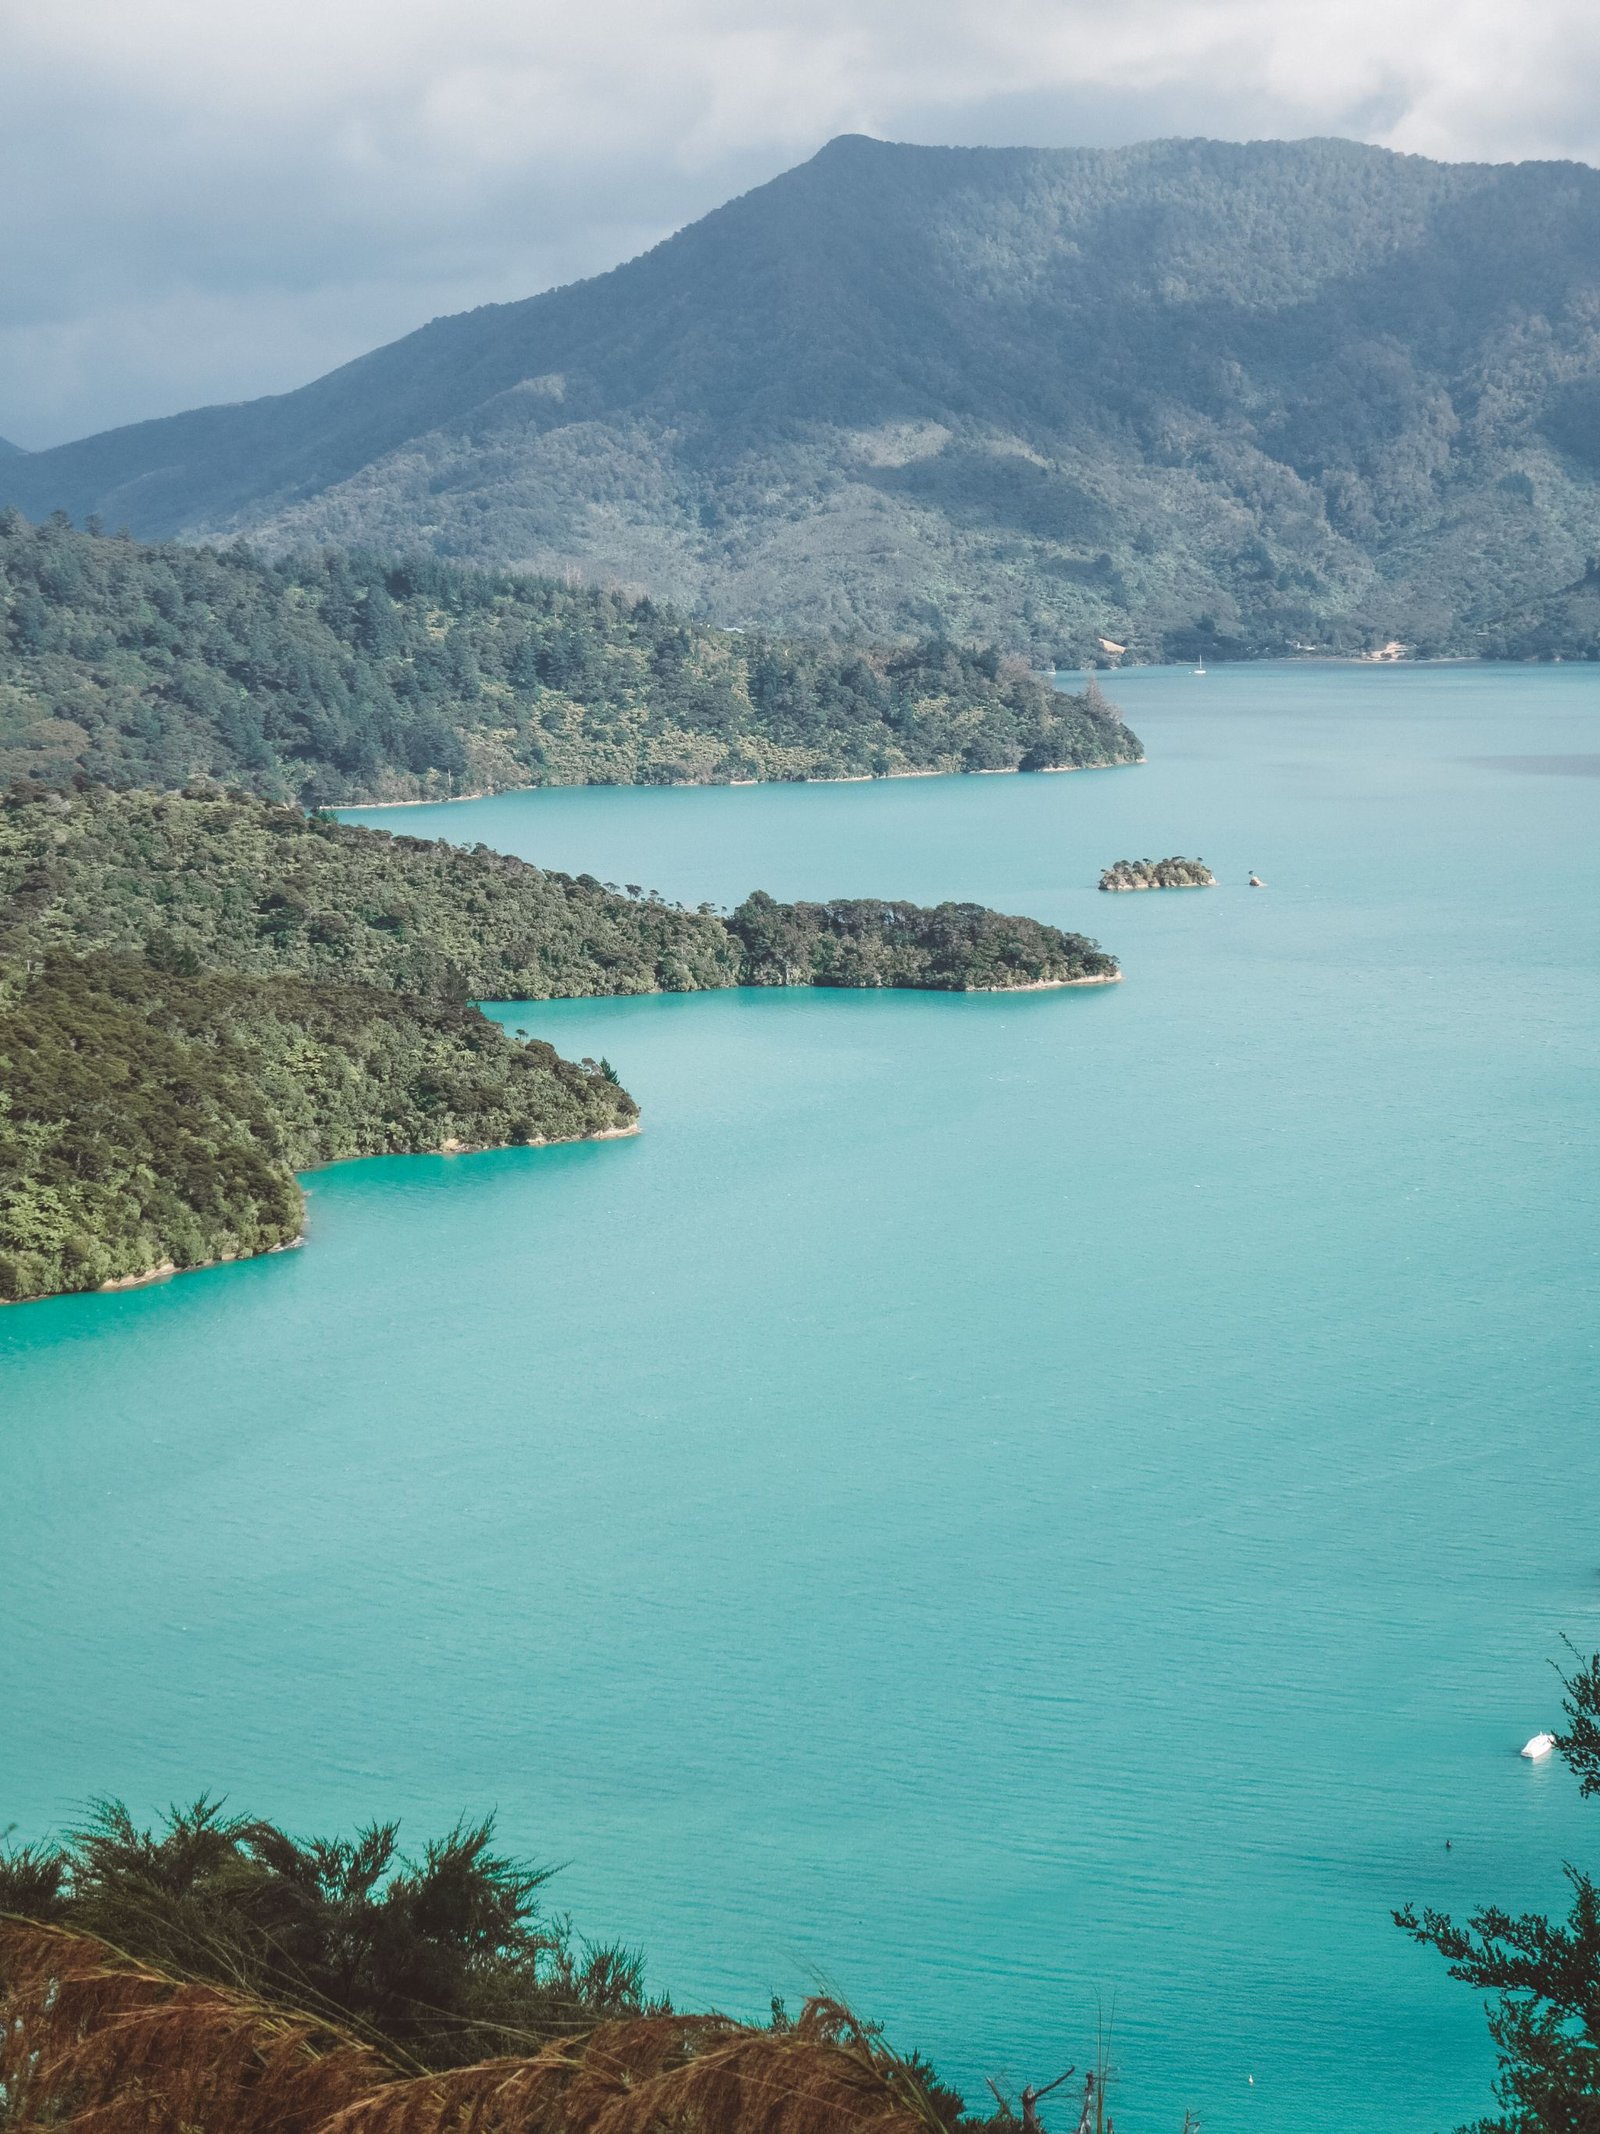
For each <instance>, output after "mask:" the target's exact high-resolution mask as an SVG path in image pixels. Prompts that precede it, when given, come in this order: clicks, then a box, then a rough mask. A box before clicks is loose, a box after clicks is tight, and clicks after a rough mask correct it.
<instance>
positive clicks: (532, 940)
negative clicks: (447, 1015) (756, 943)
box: [0, 785, 737, 1000]
mask: <svg viewBox="0 0 1600 2134" xmlns="http://www.w3.org/2000/svg"><path fill="white" fill-rule="evenodd" d="M57 944H59V945H62V946H70V947H73V948H78V949H85V948H97V949H114V950H123V951H131V952H134V953H137V954H140V955H144V956H146V957H148V958H149V959H150V960H151V961H152V962H154V963H155V964H157V965H158V966H159V967H162V968H171V967H173V965H174V962H176V963H177V964H179V965H181V964H182V963H183V962H184V960H185V959H186V958H192V959H193V960H194V964H195V967H196V968H199V967H204V968H205V969H208V970H209V969H215V968H222V969H226V970H229V971H235V972H248V973H256V974H259V975H262V976H266V975H269V974H273V973H282V972H289V971H292V972H297V973H299V974H300V975H302V976H303V977H307V978H314V979H318V980H337V981H340V982H346V981H351V980H358V981H361V982H363V983H367V984H371V985H376V986H383V987H387V988H390V989H392V990H398V991H400V992H403V993H413V994H420V995H438V996H443V997H447V998H453V999H456V1000H467V999H476V1000H510V999H517V1000H550V999H563V1000H565V999H572V998H574V997H578V996H587V995H593V994H611V993H653V992H682V991H691V990H695V989H698V988H701V987H704V986H717V985H731V984H732V983H733V982H734V980H735V977H736V972H737V959H736V956H735V954H734V952H733V950H732V949H731V948H730V946H729V943H728V938H727V935H726V933H725V932H724V930H723V928H722V926H721V924H720V922H719V921H718V920H716V919H714V918H712V917H709V916H707V915H703V914H699V913H691V912H682V911H678V910H676V909H675V908H674V907H672V906H670V905H665V904H661V903H655V902H651V901H650V900H649V899H647V898H639V899H635V898H630V897H625V896H621V895H618V894H616V893H614V892H612V891H610V890H606V889H603V888H602V887H601V886H600V884H599V883H598V882H596V881H594V880H593V878H592V877H590V876H587V875H585V876H580V877H578V878H576V879H574V878H573V877H571V876H569V875H564V874H556V873H546V872H545V871H544V870H542V869H541V868H538V867H532V866H529V865H528V864H527V863H526V862H525V861H523V860H518V859H511V858H508V857H506V856H504V855H502V854H500V853H496V852H490V851H489V850H488V849H487V848H486V847H484V846H481V845H480V846H478V847H476V848H475V849H473V850H466V849H463V848H462V847H460V846H456V845H447V844H441V843H433V842H429V841H425V840H423V839H421V838H415V837H405V836H399V837H392V836H390V835H389V833H388V832H387V831H383V830H366V829H360V828H358V827H356V826H355V825H354V824H345V823H338V822H334V821H332V820H330V819H323V818H317V817H311V818H308V817H307V816H305V815H304V814H302V812H301V811H300V810H299V809H298V808H296V807H292V806H273V805H272V804H270V803H267V802H263V801H259V800H256V799H253V798H252V797H251V796H250V795H249V794H245V793H234V794H224V793H218V792H213V793H210V794H209V795H204V796H200V795H196V794H167V795H162V794H155V793H118V792H113V791H110V790H109V789H106V788H104V787H89V788H87V789H85V790H83V791H81V792H67V793H57V792H54V791H51V790H49V789H46V788H42V787H36V786H27V785H19V786H15V787H13V789H12V791H11V794H10V795H9V796H8V797H7V798H5V799H4V800H0V953H9V954H12V955H21V954H24V953H28V954H32V953H36V952H39V951H41V950H43V949H44V948H46V947H49V946H52V945H57Z"/></svg>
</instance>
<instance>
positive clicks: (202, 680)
mask: <svg viewBox="0 0 1600 2134" xmlns="http://www.w3.org/2000/svg"><path fill="white" fill-rule="evenodd" d="M1139 754H1140V749H1139V743H1138V741H1137V740H1136V739H1135V737H1134V736H1133V735H1132V734H1130V733H1129V732H1128V731H1127V729H1126V727H1124V726H1123V725H1122V724H1121V722H1120V720H1119V719H1118V717H1117V715H1116V713H1115V712H1114V711H1113V710H1112V709H1111V708H1110V706H1108V705H1107V704H1106V703H1105V702H1104V700H1103V699H1101V698H1100V697H1099V696H1098V695H1097V694H1096V693H1094V692H1090V693H1089V694H1086V695H1082V696H1066V695H1060V694H1058V693H1056V692H1055V691H1054V690H1051V689H1049V688H1048V687H1046V686H1045V684H1044V683H1042V682H1041V681H1040V680H1039V679H1038V677H1037V676H1036V675H1034V674H1033V673H1031V672H1030V671H1029V669H1028V668H1027V667H1026V666H1025V665H1023V664H1022V663H1021V662H1018V661H1015V660H1012V661H1002V660H1001V659H999V658H998V656H997V655H996V654H994V653H993V652H987V653H986V652H974V651H970V650H966V649H963V648H962V647H960V646H957V645H953V644H949V643H946V642H944V641H942V640H938V641H930V642H929V643H927V644H924V645H923V646H921V647H920V648H903V649H901V650H898V651H889V652H873V651H859V650H843V649H840V648H838V647H836V646H819V645H805V644H790V643H786V642H784V641H781V640H779V639H775V638H768V637H762V636H759V635H755V634H744V633H739V632H723V631H716V630H710V629H707V628H705V627H704V626H702V625H697V624H691V623H687V622H685V621H683V620H682V619H681V618H680V617H678V616H676V615H674V614H673V613H671V612H670V611H669V610H667V609H664V608H661V607H658V606H656V605H655V604H654V603H653V602H651V601H647V600H630V599H626V598H624V597H622V596H621V595H619V594H615V593H609V592H599V591H593V590H588V589H584V588H574V587H570V586H566V585H558V584H555V583H552V582H550V581H549V580H545V579H538V578H531V577H527V576H522V575H508V574H503V573H502V574H497V575H491V574H487V573H484V572H481V571H475V570H469V569H466V568H463V567H461V566H458V565H453V564H446V563H441V562H438V561H436V560H434V559H432V558H426V557H425V558H421V559H416V560H413V561H410V562H396V561H395V559H394V558H392V557H389V558H384V557H379V556H373V555H340V554H332V553H330V554H323V555H318V556H312V557H302V558H298V559H294V560H291V561H288V562H281V563H268V562H265V561H263V560H261V559H260V558H259V557H256V556H254V555H251V554H249V553H248V552H246V551H244V550H242V549H229V550H224V551H222V552H220V553H219V552H217V551H215V550H211V549H204V548H182V547H177V546H171V547H166V548H144V547H141V546H139V545H138V544H136V543H134V542H132V541H126V540H116V539H108V538H105V537H104V536H96V535H92V534H86V533H75V532H74V531H73V530H72V528H71V527H70V526H69V525H67V524H66V523H65V522H64V521H63V520H61V519H59V518H58V519H55V520H53V521H51V522H49V523H47V524H45V525H43V526H39V527H30V526H29V525H27V523H26V522H25V521H24V520H22V519H21V518H20V517H18V516H17V515H16V514H15V513H10V514H0V779H4V778H5V777H6V776H9V775H17V774H29V775H32V776H36V777H40V778H49V779H53V780H56V781H58V782H59V781H61V780H64V779H66V778H69V777H70V776H71V774H72V773H73V772H74V771H75V770H76V771H82V772H84V773H87V774H88V775H89V776H91V777H93V778H96V779H101V780H105V781H107V782H109V783H111V784H113V785H118V786H135V785H145V786H153V787H158V788H162V787H165V788H174V787H181V786H182V785H184V784H185V783H186V782H187V781H188V780H189V779H191V778H193V777H195V776H205V777H211V778H217V779H221V780H223V781H224V782H226V783H228V784H230V785H238V786H241V787H244V788H246V789H248V790H250V791H252V792H257V793H262V794H266V795H270V796H278V797H288V796H294V797H296V798H299V799H302V800H304V801H306V802H307V803H308V804H313V805H314V804H320V803H323V802H333V801H353V800H406V799H417V798H421V797H428V796H434V797H448V796H450V795H453V794H460V793H465V792H481V791H488V790H494V789H499V788H503V787H515V786H527V785H582V784H616V785H631V784H636V783H644V784H658V785H671V784H681V783H683V782H685V781H691V780H693V781H705V780H713V781H722V782H726V781H728V780H730V779H735V778H828V777H866V776H870V775H873V774H880V775H881V774H885V773H889V772H897V771H908V770H941V771H960V770H989V769H1001V770H1015V769H1016V768H1017V767H1018V766H1019V765H1021V766H1022V767H1023V768H1025V769H1029V770H1038V769H1050V768H1077V767H1081V766H1086V765H1095V764H1109V763H1129V762H1134V761H1137V760H1138V758H1139Z"/></svg>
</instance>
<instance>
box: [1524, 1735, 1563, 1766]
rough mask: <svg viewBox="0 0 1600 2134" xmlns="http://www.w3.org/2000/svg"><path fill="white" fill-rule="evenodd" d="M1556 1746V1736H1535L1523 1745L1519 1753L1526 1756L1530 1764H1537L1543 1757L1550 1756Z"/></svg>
mask: <svg viewBox="0 0 1600 2134" xmlns="http://www.w3.org/2000/svg"><path fill="white" fill-rule="evenodd" d="M1555 1745H1556V1737H1555V1736H1554V1734H1535V1735H1534V1736H1533V1737H1532V1739H1531V1740H1528V1741H1525V1742H1524V1743H1523V1744H1522V1748H1521V1750H1520V1752H1519V1753H1520V1754H1521V1755H1523V1756H1526V1757H1527V1759H1528V1761H1529V1763H1534V1764H1536V1763H1538V1762H1539V1761H1540V1759H1541V1758H1542V1757H1546V1756H1548V1755H1549V1754H1550V1751H1551V1750H1552V1749H1553V1748H1554V1747H1555Z"/></svg>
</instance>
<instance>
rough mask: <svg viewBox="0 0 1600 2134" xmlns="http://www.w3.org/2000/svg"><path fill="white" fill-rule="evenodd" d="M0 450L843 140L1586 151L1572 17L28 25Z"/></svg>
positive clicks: (1042, 3) (19, 88)
mask: <svg viewBox="0 0 1600 2134" xmlns="http://www.w3.org/2000/svg"><path fill="white" fill-rule="evenodd" d="M0 15H5V16H6V19H7V32H6V34H7V40H8V50H7V67H6V70H5V72H4V74H3V75H0V196H3V197H4V198H5V199H6V201H7V215H6V233H7V234H6V272H5V274H4V276H3V277H0V434H4V435H6V436H11V437H15V438H17V439H18V440H19V441H20V442H22V443H24V444H29V445H42V444H46V443H52V442H55V441H57V440H59V439H61V438H64V437H68V436H73V435H79V434H82V433H83V432H85V431H87V430H90V429H95V428H101V427H104V426H106V425H108V424H111V423H115V422H125V421H131V420H135V419H138V418H139V417H141V416H145V415H152V414H160V413H167V412H171V411H172V410H174V409H177V408H180V407H186V406H191V405H194V404H195V403H196V402H199V401H204V400H214V399H237V398H241V397H244V396H245V395H248V394H252V393H257V392H265V391H276V390H281V389H283V388H285V387H288V386H291V385H295V384H298V383H300V382H302V381H303V380H304V379H306V378H309V377H312V376H314V375H316V374H317V373H319V372H321V371H323V370H326V369H328V368H330V367H331V366H332V365H334V364H336V363H338V362H341V361H343V360H345V359H347V358H348V357H350V356H353V355H356V354H358V353H360V352H361V351H362V350H364V349H366V348H368V347H371V346H373V345H375V344H377V343H378V342H380V341H383V340H386V339H390V338H392V337H394V336H395V335H396V334H399V333H402V332H404V331H406V330H407V329H408V328H409V327H411V326H414V325H417V324H420V323H421V322H422V321H423V320H424V319H426V318H428V317H430V316H432V315H434V314H436V313H439V312H442V311H449V310H460V309H464V308H467V307H469V306H471V305H473V304H476V303H482V302H488V301H496V300H502V299H508V298H514V297H519V296H525V295H528V294H530V293H531V292H532V291H534V290H536V289H539V288H543V287H548V286H550V285H552V284H554V283H557V282H561V281H565V280H570V279H572V278H574V277H575V276H578V275H582V274H589V273H594V272H598V271H600V270H602V269H604V268H605V267H608V266H610V265H612V264H614V263H615V262H616V261H618V260H619V259H622V258H626V257H629V256H631V255H632V254H633V253H636V252H638V251H640V250H642V249H643V248H644V247H645V246H646V245H648V244H650V243H652V242H654V241H655V240H656V239H657V238H659V237H661V236H664V235H665V234H667V232H668V231H670V230H671V229H673V228H675V227H677V226H679V225H681V224H682V223H683V222H685V221H688V220H691V219H692V218H693V217H695V216H696V215H699V214H702V213H704V212H706V211H707V210H708V209H709V208H711V207H713V206H715V205H716V204H717V203H718V202H719V201H720V200H722V199H724V198H726V197H728V196H729V195H730V194H732V193H734V192H738V191H742V190H744V189H745V188H746V187H748V186H750V185H752V184H755V183H758V182H760V181H761V180H762V179H764V178H766V177H769V176H772V175H773V174H775V173H776V172H777V171H778V170H781V169H783V168H784V167H786V166H787V165H789V164H790V163H793V162H795V161H798V160H799V159H800V158H801V157H803V156H805V155H807V154H809V153H811V152H812V151H813V150H814V149H815V148H817V147H818V146H820V145H821V143H822V142H823V141H824V140H826V139H827V138H828V137H829V136H831V135H832V134H835V133H838V132H843V131H852V130H860V131H869V132H875V133H879V134H882V135H888V136H892V137H895V138H900V139H917V140H929V141H947V142H952V143H979V142H1036V143H1038V144H1040V145H1046V146H1049V145H1059V144H1065V143H1068V142H1080V143H1087V144H1110V143H1115V142H1120V141H1128V140H1136V139H1141V138H1148V137H1150V136H1152V135H1159V134H1175V133H1176V134H1199V133H1209V134H1222V135H1227V136H1231V137H1234V138H1240V137H1251V136H1255V137H1259V136H1261V135H1265V134H1288V135H1295V134H1306V133H1314V132H1342V133H1348V134H1352V135H1355V136H1357V137H1359V138H1364V139H1368V140H1376V141H1381V142H1384V143H1386V144H1388V145H1391V146H1396V147H1401V148H1407V149H1415V150H1419V151H1421V152H1424V153H1429V154H1442V155H1451V156H1485V157H1494V158H1500V157H1513V156H1524V155H1530V154H1544V155H1577V156H1582V157H1585V158H1588V157H1590V156H1592V155H1593V154H1594V152H1595V150H1596V148H1597V147H1600V99H1597V98H1596V96H1595V89H1596V87H1597V85H1600V25H1597V24H1596V23H1595V22H1593V21H1592V20H1591V18H1590V15H1589V12H1588V10H1587V8H1586V7H1581V6H1579V5H1577V4H1576V0H1534V4H1532V5H1531V6H1524V7H1523V8H1522V9H1521V10H1519V11H1518V13H1517V16H1516V19H1515V21H1514V22H1513V21H1512V20H1511V11H1510V10H1509V9H1507V8H1504V7H1491V8H1485V7H1475V8H1474V7H1468V8H1462V7H1460V6H1459V5H1457V4H1456V0H1343V4H1342V5H1338V6H1334V7H1331V8H1322V9H1316V10H1312V9H1299V8H1294V7H1289V6H1285V5H1283V4H1282V0H1121V4H1119V5H1117V6H1115V7H1113V6H1110V5H1108V4H1107V0H737V4H736V0H648V4H647V0H588V4H587V5H586V6H584V7H581V8H574V7H572V6H570V5H569V4H563V5H561V6H560V7H557V6H556V5H555V4H554V0H533V4H532V5H530V4H528V0H451V4H448V5H447V4H446V0H386V4H384V5H382V6H379V5H378V4H377V0H274V4H273V6H271V7H269V8H267V9H260V10H233V9H218V8H217V7H215V5H214V4H212V0H141V5H140V6H139V7H137V8H128V7H127V6H126V0H50V4H49V5H48V6H46V0H21V4H20V5H18V4H16V0H13V4H12V6H11V8H10V10H9V12H8V11H7V10H6V8H5V6H4V4H3V0H0Z"/></svg>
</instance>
